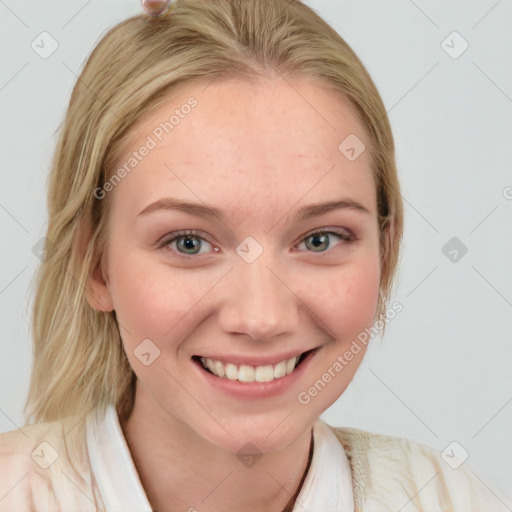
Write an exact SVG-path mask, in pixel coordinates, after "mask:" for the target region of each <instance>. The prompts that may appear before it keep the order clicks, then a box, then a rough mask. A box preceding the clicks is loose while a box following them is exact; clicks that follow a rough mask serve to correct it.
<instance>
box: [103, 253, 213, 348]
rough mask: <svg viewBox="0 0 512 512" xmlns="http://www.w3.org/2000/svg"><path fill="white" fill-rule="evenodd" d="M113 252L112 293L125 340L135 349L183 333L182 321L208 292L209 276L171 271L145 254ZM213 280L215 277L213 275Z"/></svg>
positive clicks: (110, 274) (183, 271) (111, 270)
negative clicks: (171, 334)
mask: <svg viewBox="0 0 512 512" xmlns="http://www.w3.org/2000/svg"><path fill="white" fill-rule="evenodd" d="M120 253H121V251H117V254H116V251H115V250H113V251H112V253H111V255H112V259H111V261H113V262H115V261H118V262H121V263H120V264H118V265H111V267H110V272H109V276H110V277H111V279H110V281H111V287H110V290H111V294H112V298H113V301H114V309H115V310H116V316H117V319H118V321H119V323H120V325H122V328H124V332H123V329H122V328H121V329H122V335H123V341H124V342H125V344H128V345H129V346H132V345H134V344H138V343H140V342H141V340H142V339H144V338H149V339H154V340H155V341H156V340H161V339H162V338H164V337H167V336H166V335H168V334H169V333H170V332H171V331H173V330H174V331H175V332H179V330H180V329H179V328H180V324H181V322H182V321H183V320H184V319H185V318H186V317H187V316H188V315H189V314H191V312H192V311H193V309H194V306H195V305H196V304H197V303H198V302H200V301H201V299H202V298H203V297H204V296H205V294H207V293H208V289H209V287H210V286H209V282H210V281H211V279H210V278H208V276H207V275H206V274H204V275H203V274H202V273H200V272H199V273H197V272H187V271H186V270H183V269H181V270H179V269H178V270H177V269H171V267H168V266H165V265H164V264H162V263H158V262H155V261H153V260H150V259H149V258H148V257H147V255H145V253H144V252H143V251H129V250H127V251H123V257H122V258H120V257H119V256H120ZM210 277H211V276H210Z"/></svg>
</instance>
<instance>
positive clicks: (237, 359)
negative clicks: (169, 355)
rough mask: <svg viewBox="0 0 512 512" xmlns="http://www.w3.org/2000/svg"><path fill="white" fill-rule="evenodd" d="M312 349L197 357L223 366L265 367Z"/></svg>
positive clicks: (201, 355)
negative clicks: (270, 353) (277, 352)
mask: <svg viewBox="0 0 512 512" xmlns="http://www.w3.org/2000/svg"><path fill="white" fill-rule="evenodd" d="M315 348H316V347H314V348H309V349H305V350H302V351H300V352H299V351H297V350H294V351H293V352H291V351H290V352H283V353H282V354H278V355H275V354H273V355H261V354H260V355H254V356H248V355H247V354H243V355H233V354H231V355H229V356H227V355H221V354H197V357H204V358H206V359H212V360H214V361H221V362H223V363H225V364H229V363H231V364H236V365H237V366H238V365H241V364H245V365H248V366H265V365H275V364H278V363H280V362H281V361H288V359H291V358H292V357H300V356H301V355H302V354H304V352H309V351H311V350H314V349H315Z"/></svg>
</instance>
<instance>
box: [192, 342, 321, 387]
mask: <svg viewBox="0 0 512 512" xmlns="http://www.w3.org/2000/svg"><path fill="white" fill-rule="evenodd" d="M315 351H316V349H311V350H307V351H306V352H303V353H302V354H299V355H296V356H294V357H292V358H290V359H286V360H283V361H280V362H279V363H277V364H267V365H258V366H251V365H247V364H233V363H225V362H223V361H218V360H215V359H210V358H207V357H202V356H198V355H197V356H192V359H193V360H194V361H196V363H198V364H199V365H200V366H201V367H202V368H203V369H204V370H205V371H206V372H208V373H211V374H212V375H215V376H216V377H219V378H221V379H227V380H232V381H238V382H272V381H274V380H278V379H281V378H283V377H286V376H288V375H290V374H292V373H293V372H295V371H296V369H297V368H298V367H299V366H300V365H301V364H302V363H303V362H304V361H305V360H306V359H307V358H308V357H310V356H311V355H312V354H313V352H315Z"/></svg>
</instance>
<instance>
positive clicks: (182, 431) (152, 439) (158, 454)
mask: <svg viewBox="0 0 512 512" xmlns="http://www.w3.org/2000/svg"><path fill="white" fill-rule="evenodd" d="M140 395H141V392H140V387H139V389H138V392H137V394H136V399H135V405H134V408H133V411H132V413H131V415H130V417H129V418H128V419H127V420H126V422H125V423H124V424H123V425H122V427H123V431H124V434H125V437H126V440H127V442H128V445H129V447H130V450H131V453H132V458H133V460H134V462H135V465H136V467H137V471H138V473H139V478H140V480H141V482H142V485H143V487H144V489H145V491H146V495H147V496H148V499H149V501H150V503H151V506H152V508H153V510H156V511H158V512H177V511H184V510H186V511H189V512H197V511H199V510H208V511H209V512H221V511H222V512H235V511H237V512H238V511H239V510H244V512H263V511H265V512H283V511H285V510H286V511H287V510H292V508H293V504H294V502H295V498H296V497H297V495H298V494H299V491H300V487H301V486H302V483H303V481H304V478H305V476H306V473H307V469H308V467H309V462H310V455H311V452H310V448H312V445H311V442H312V431H311V430H309V429H308V430H307V431H306V432H304V434H303V435H301V436H300V437H299V438H298V439H296V440H295V441H294V442H293V443H291V444H290V445H289V446H287V447H286V448H285V449H283V450H279V451H277V452H272V453H266V454H264V455H263V456H262V457H261V459H260V460H258V461H257V462H256V463H255V464H254V465H250V464H248V465H247V466H245V465H244V464H242V462H241V461H240V460H239V458H238V457H237V454H236V453H233V452H232V451H229V450H225V449H223V448H222V447H219V446H216V445H213V444H212V443H210V442H209V441H208V440H206V439H204V438H203V437H201V436H199V435H198V433H197V432H195V431H192V430H191V429H190V428H188V427H187V426H186V425H184V424H183V423H182V422H179V421H177V420H175V419H173V418H171V417H170V416H167V415H161V414H159V415H156V414H155V412H154V407H155V405H154V404H151V402H152V399H151V398H150V397H149V396H147V395H146V396H144V397H141V396H140Z"/></svg>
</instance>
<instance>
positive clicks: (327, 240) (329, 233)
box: [157, 229, 355, 258]
mask: <svg viewBox="0 0 512 512" xmlns="http://www.w3.org/2000/svg"><path fill="white" fill-rule="evenodd" d="M354 240H355V238H354V236H353V235H352V234H351V233H350V232H349V231H347V230H339V231H334V230H327V229H321V230H318V231H314V232H312V233H310V234H309V235H307V236H306V237H304V238H303V239H302V241H301V242H300V243H299V244H297V246H296V247H297V248H299V249H301V247H302V246H304V247H305V250H306V251H309V252H316V253H324V252H327V250H328V249H331V248H333V247H336V246H337V245H339V244H341V243H350V242H353V241H354ZM157 248H158V249H165V248H170V249H171V250H172V251H173V252H175V253H178V257H185V258H186V257H187V256H198V255H201V254H206V253H208V252H210V251H212V250H213V251H214V252H217V251H219V249H218V248H217V247H215V246H213V245H212V244H211V243H210V242H208V241H207V240H206V239H205V238H204V237H202V236H200V235H199V234H198V233H197V232H196V231H194V230H192V229H190V230H184V231H176V232H175V233H170V234H169V235H167V236H165V237H164V238H163V239H162V240H161V241H160V242H158V243H157ZM302 250H303V249H302ZM180 255H184V256H180Z"/></svg>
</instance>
